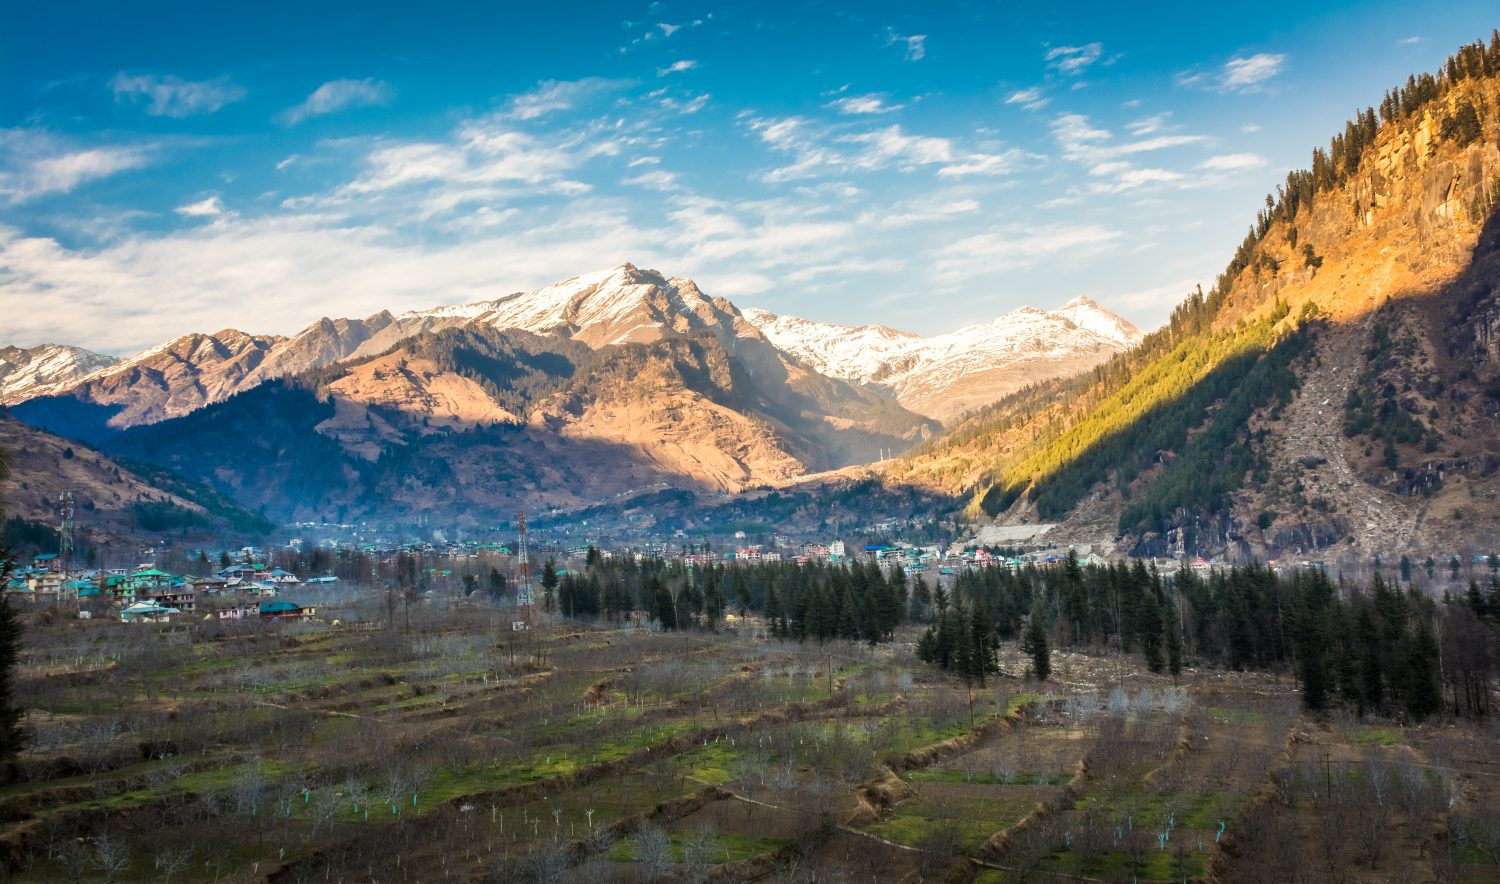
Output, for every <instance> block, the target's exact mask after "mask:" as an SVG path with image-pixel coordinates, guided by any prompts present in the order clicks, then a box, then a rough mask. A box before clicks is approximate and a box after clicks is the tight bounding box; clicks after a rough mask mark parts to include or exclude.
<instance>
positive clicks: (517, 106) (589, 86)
mask: <svg viewBox="0 0 1500 884" xmlns="http://www.w3.org/2000/svg"><path fill="white" fill-rule="evenodd" d="M629 85H631V83H630V81H629V80H611V79H607V78H604V77H585V78H583V79H581V80H544V81H543V82H541V83H538V84H537V87H536V88H535V89H533V90H532V91H530V92H525V93H522V94H520V95H517V96H515V97H514V98H512V99H511V100H510V115H511V116H512V117H514V118H515V119H518V120H534V119H536V118H538V117H541V116H545V115H547V114H551V113H555V112H557V111H564V110H572V109H573V108H575V107H577V106H578V105H579V104H581V103H583V102H584V101H586V100H588V99H591V98H594V97H597V96H599V95H605V94H608V93H611V92H617V91H619V90H621V89H624V88H626V87H627V86H629Z"/></svg>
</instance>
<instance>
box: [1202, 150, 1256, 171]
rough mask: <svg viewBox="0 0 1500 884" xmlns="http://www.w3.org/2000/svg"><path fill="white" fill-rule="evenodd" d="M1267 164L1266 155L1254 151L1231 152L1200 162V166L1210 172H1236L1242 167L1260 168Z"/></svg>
mask: <svg viewBox="0 0 1500 884" xmlns="http://www.w3.org/2000/svg"><path fill="white" fill-rule="evenodd" d="M1265 164H1266V160H1265V157H1262V156H1260V155H1259V154H1253V153H1229V154H1223V155H1221V156H1216V157H1209V158H1208V159H1206V160H1204V161H1203V162H1201V163H1199V164H1198V168H1200V169H1206V170H1208V171H1210V172H1234V171H1238V170H1240V169H1258V168H1260V167H1261V166H1264V165H1265Z"/></svg>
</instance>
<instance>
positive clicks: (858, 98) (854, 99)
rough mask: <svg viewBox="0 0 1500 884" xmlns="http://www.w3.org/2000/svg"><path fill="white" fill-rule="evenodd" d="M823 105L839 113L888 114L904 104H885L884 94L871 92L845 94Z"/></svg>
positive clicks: (899, 108)
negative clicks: (867, 93)
mask: <svg viewBox="0 0 1500 884" xmlns="http://www.w3.org/2000/svg"><path fill="white" fill-rule="evenodd" d="M825 107H830V108H833V109H834V110H836V111H838V112H839V113H841V114H888V113H891V112H892V111H898V110H901V108H903V107H905V105H901V104H887V103H886V96H884V95H880V94H876V93H871V94H869V95H846V96H844V97H843V98H836V99H834V100H833V101H830V102H829V103H828V104H827V105H825Z"/></svg>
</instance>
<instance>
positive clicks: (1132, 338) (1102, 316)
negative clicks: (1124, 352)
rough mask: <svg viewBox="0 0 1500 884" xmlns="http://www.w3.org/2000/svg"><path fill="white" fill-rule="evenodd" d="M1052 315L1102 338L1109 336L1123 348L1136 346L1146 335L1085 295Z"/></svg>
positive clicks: (1054, 311)
mask: <svg viewBox="0 0 1500 884" xmlns="http://www.w3.org/2000/svg"><path fill="white" fill-rule="evenodd" d="M1052 315H1053V316H1060V317H1062V318H1063V319H1066V320H1068V321H1069V322H1071V323H1073V324H1074V325H1076V326H1078V327H1079V328H1081V329H1086V330H1088V331H1091V332H1093V333H1094V334H1096V335H1099V336H1100V337H1102V338H1108V339H1109V340H1111V341H1114V342H1115V343H1117V344H1120V345H1121V347H1122V348H1123V349H1129V348H1131V347H1134V346H1135V345H1136V344H1137V343H1139V342H1140V340H1141V338H1142V337H1144V335H1143V334H1142V332H1141V330H1140V329H1138V328H1136V327H1135V326H1133V325H1131V324H1130V323H1129V322H1126V321H1125V320H1124V319H1121V318H1120V317H1119V316H1116V315H1115V314H1114V313H1111V312H1110V311H1109V310H1107V309H1105V308H1104V307H1102V306H1100V305H1099V303H1098V302H1096V301H1094V300H1092V299H1091V298H1088V297H1085V296H1083V295H1079V296H1078V297H1076V298H1074V299H1073V300H1071V301H1069V302H1068V303H1066V304H1064V305H1062V306H1061V307H1059V308H1057V309H1056V310H1053V311H1052Z"/></svg>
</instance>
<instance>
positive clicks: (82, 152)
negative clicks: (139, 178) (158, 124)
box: [0, 129, 153, 205]
mask: <svg viewBox="0 0 1500 884" xmlns="http://www.w3.org/2000/svg"><path fill="white" fill-rule="evenodd" d="M152 151H153V149H152V147H151V146H140V145H126V146H108V147H80V146H78V145H76V144H74V143H73V142H70V141H67V140H65V139H62V138H59V137H57V136H54V135H52V134H50V133H48V132H44V131H40V130H35V129H10V130H0V197H3V198H4V199H5V201H6V202H8V203H10V204H11V205H17V204H20V203H24V202H27V201H29V200H31V199H34V198H36V197H40V196H44V195H47V194H55V193H69V192H71V191H72V190H74V189H75V188H77V187H79V186H81V185H83V184H86V183H88V182H90V181H96V180H98V179H101V178H108V177H109V176H111V175H115V174H117V173H120V172H125V171H129V170H131V169H139V168H141V167H142V166H145V165H146V164H147V163H148V162H150V160H151V154H152Z"/></svg>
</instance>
